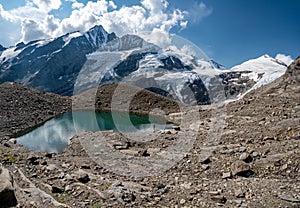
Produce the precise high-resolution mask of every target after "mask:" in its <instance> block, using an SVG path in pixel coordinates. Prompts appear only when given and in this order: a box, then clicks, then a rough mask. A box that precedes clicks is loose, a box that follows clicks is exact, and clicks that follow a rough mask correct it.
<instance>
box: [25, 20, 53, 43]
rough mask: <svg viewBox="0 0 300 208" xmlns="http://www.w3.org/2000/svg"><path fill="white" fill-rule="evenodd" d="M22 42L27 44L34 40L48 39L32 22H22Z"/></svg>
mask: <svg viewBox="0 0 300 208" xmlns="http://www.w3.org/2000/svg"><path fill="white" fill-rule="evenodd" d="M21 33H22V35H23V41H25V42H28V41H31V40H36V39H44V38H49V36H48V35H47V34H46V33H45V31H44V30H43V29H42V28H40V27H39V25H38V24H37V23H36V22H35V21H33V20H28V19H26V20H24V21H23V22H22V32H21Z"/></svg>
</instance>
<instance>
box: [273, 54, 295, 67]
mask: <svg viewBox="0 0 300 208" xmlns="http://www.w3.org/2000/svg"><path fill="white" fill-rule="evenodd" d="M275 58H276V59H278V60H280V61H282V62H283V63H285V64H286V65H287V66H289V65H290V64H291V63H292V62H293V61H294V59H293V58H292V57H291V56H287V55H284V54H280V53H279V54H277V55H276V57H275Z"/></svg>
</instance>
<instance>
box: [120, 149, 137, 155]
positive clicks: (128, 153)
mask: <svg viewBox="0 0 300 208" xmlns="http://www.w3.org/2000/svg"><path fill="white" fill-rule="evenodd" d="M120 152H121V153H122V154H126V155H131V156H139V153H140V152H139V151H137V150H130V149H123V150H120Z"/></svg>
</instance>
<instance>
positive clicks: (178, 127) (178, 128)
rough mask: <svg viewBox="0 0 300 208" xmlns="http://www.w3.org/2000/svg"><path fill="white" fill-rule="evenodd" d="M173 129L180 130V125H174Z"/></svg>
mask: <svg viewBox="0 0 300 208" xmlns="http://www.w3.org/2000/svg"><path fill="white" fill-rule="evenodd" d="M172 129H174V130H176V131H180V126H172Z"/></svg>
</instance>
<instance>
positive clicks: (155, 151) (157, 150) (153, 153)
mask: <svg viewBox="0 0 300 208" xmlns="http://www.w3.org/2000/svg"><path fill="white" fill-rule="evenodd" d="M158 152H160V148H148V149H147V153H148V154H150V156H153V155H155V154H156V153H158Z"/></svg>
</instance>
